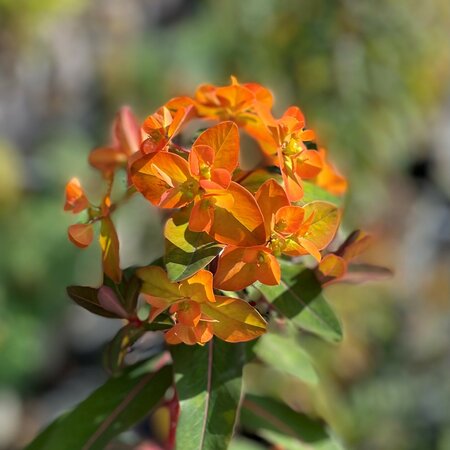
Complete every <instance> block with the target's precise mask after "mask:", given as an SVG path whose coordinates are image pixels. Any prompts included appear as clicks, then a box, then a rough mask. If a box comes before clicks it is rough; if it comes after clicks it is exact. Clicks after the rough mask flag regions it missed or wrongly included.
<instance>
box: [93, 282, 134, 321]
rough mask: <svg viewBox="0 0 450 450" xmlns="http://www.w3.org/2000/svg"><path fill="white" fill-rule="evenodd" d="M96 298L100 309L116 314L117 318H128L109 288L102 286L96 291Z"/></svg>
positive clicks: (115, 295)
mask: <svg viewBox="0 0 450 450" xmlns="http://www.w3.org/2000/svg"><path fill="white" fill-rule="evenodd" d="M97 298H98V303H99V304H100V306H101V307H102V308H104V309H106V310H107V311H110V312H112V313H113V314H116V315H117V316H118V317H123V318H126V317H128V313H127V312H126V311H125V309H124V307H123V306H122V305H121V303H120V300H119V298H118V297H117V294H116V293H115V292H114V291H113V290H112V288H110V287H109V286H102V287H101V288H100V289H99V290H98V294H97Z"/></svg>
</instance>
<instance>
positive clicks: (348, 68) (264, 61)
mask: <svg viewBox="0 0 450 450" xmlns="http://www.w3.org/2000/svg"><path fill="white" fill-rule="evenodd" d="M231 74H234V75H236V76H237V77H238V79H239V80H241V81H242V82H247V81H256V82H260V83H262V84H264V85H267V86H268V87H270V88H271V89H272V91H273V92H274V93H275V97H276V112H277V113H281V112H282V111H283V109H284V108H286V107H287V106H289V105H291V104H296V105H299V106H300V107H301V108H302V109H303V111H304V112H305V114H306V116H307V119H308V121H309V125H310V126H312V127H313V128H315V129H316V130H317V131H318V134H319V136H320V137H321V140H322V141H323V142H324V143H325V144H326V146H327V147H328V148H329V152H330V156H331V158H332V159H333V160H334V161H335V162H336V164H337V165H338V166H339V168H340V169H341V171H342V172H344V173H345V174H346V176H347V177H348V178H349V180H350V193H349V196H348V200H347V209H346V215H345V227H344V228H345V230H346V231H351V230H352V229H353V228H355V227H363V228H365V229H367V230H369V231H372V232H374V233H375V234H376V235H378V237H379V239H378V242H377V244H376V246H375V247H374V248H373V249H372V251H371V252H370V254H369V255H368V259H369V260H371V261H372V262H376V263H378V264H381V265H385V266H387V267H390V268H392V269H394V270H395V277H394V278H393V279H392V280H391V281H389V282H383V283H378V284H370V285H364V286H357V287H347V286H338V287H333V288H330V289H329V297H330V299H331V301H332V303H333V305H334V306H335V308H336V309H337V310H338V312H339V314H340V315H341V316H342V318H343V321H344V324H345V332H346V338H345V341H344V343H343V344H342V345H340V346H338V347H330V346H328V345H325V344H320V343H313V344H312V345H313V349H314V352H315V354H316V356H317V361H318V365H319V366H320V374H321V377H322V380H323V383H322V385H321V392H320V395H319V396H318V397H319V403H320V405H321V406H319V409H320V410H321V411H322V413H323V414H325V415H326V416H327V417H328V418H329V420H330V422H331V423H332V425H333V428H334V429H335V430H336V433H337V434H338V435H340V436H341V437H342V439H343V440H344V442H346V443H347V445H348V448H350V449H364V450H366V449H367V450H372V449H373V450H378V449H383V450H384V449H386V450H406V449H408V450H410V449H411V450H433V449H437V450H448V449H450V406H449V405H450V377H449V373H450V339H449V336H450V251H449V249H450V208H449V203H450V96H449V87H450V3H449V2H448V0H428V1H425V2H424V1H422V2H418V1H413V0H409V1H408V0H379V1H378V2H374V1H370V0H340V1H332V0H297V1H295V0H245V1H243V0H228V1H222V2H218V1H213V0H203V1H195V0H153V1H145V0H136V1H133V2H132V1H120V0H97V1H83V0H76V1H75V0H64V1H63V0H40V1H36V0H21V1H17V0H0V255H1V259H0V355H1V361H0V448H20V447H21V446H22V445H23V444H24V443H25V442H26V441H27V440H29V439H30V438H31V437H32V436H33V435H34V434H35V433H36V431H37V429H38V428H39V427H41V426H42V425H43V424H44V423H46V422H47V421H48V420H50V419H51V418H52V417H54V416H55V415H56V414H58V413H59V412H60V411H61V410H63V409H64V408H66V407H67V406H68V405H71V404H73V403H75V402H77V401H79V400H80V398H82V396H84V395H86V394H87V393H89V392H90V391H91V390H92V389H93V388H94V387H95V386H96V385H97V384H98V383H99V382H101V381H102V379H104V377H105V375H104V373H103V372H102V370H101V368H100V351H101V347H102V345H103V344H104V343H105V342H106V341H107V339H108V338H109V337H111V335H112V334H113V333H114V331H115V330H116V329H117V327H118V326H119V325H118V324H116V325H115V324H111V323H110V322H109V321H107V320H104V319H97V318H95V317H91V316H90V315H89V314H87V313H84V312H83V311H81V310H80V309H79V308H78V307H75V306H74V305H72V304H71V303H70V302H69V300H68V299H67V298H66V295H65V292H64V289H65V286H67V285H69V284H75V283H82V284H88V283H95V282H96V280H98V279H99V276H100V274H99V266H100V265H99V261H100V259H99V258H100V256H99V250H98V249H97V248H95V246H93V248H90V249H89V250H85V251H79V250H77V249H75V248H74V247H73V246H72V245H71V244H70V243H69V242H68V240H67V238H66V227H67V225H68V224H70V223H72V222H73V221H74V218H73V217H70V215H69V214H64V213H63V212H62V205H63V189H64V185H65V182H66V181H67V180H68V179H69V178H70V177H72V176H78V177H80V178H81V180H82V182H83V183H84V184H85V185H86V186H87V188H88V190H90V191H91V192H96V188H97V187H98V180H96V178H95V174H94V172H93V170H92V169H90V168H89V167H88V165H87V161H86V158H87V155H88V153H89V151H90V150H91V149H92V148H93V147H95V146H98V145H102V144H104V143H107V142H108V140H109V126H110V122H111V121H112V119H113V116H114V113H115V111H116V110H117V109H118V107H119V106H121V105H123V104H129V105H130V106H132V107H133V109H134V110H135V111H136V113H137V114H138V116H139V117H140V119H144V118H145V116H146V115H148V114H150V113H152V112H153V111H154V110H155V109H156V108H157V107H158V106H159V105H160V104H162V103H164V102H165V101H167V100H168V99H169V98H170V97H173V96H176V95H180V94H193V92H194V89H195V88H196V86H198V85H199V84H200V83H204V82H210V83H215V84H219V85H221V84H227V83H228V80H229V76H230V75H231ZM143 211H144V212H145V213H144V212H143ZM118 220H119V233H120V236H121V239H123V241H124V242H125V245H126V246H127V250H126V251H125V253H124V254H123V255H122V260H123V262H124V263H125V264H126V265H127V264H132V263H136V262H141V263H145V262H146V261H149V260H151V258H152V257H153V256H157V255H158V254H159V253H160V252H161V251H162V241H161V236H160V224H159V221H158V219H157V218H156V216H155V214H153V212H152V210H151V208H150V207H149V206H148V205H146V204H144V203H141V202H139V200H136V201H134V202H132V203H131V204H130V205H127V208H125V209H124V211H123V212H121V215H120V217H119V218H118ZM268 382H269V383H270V382H271V381H270V380H268ZM297 394H298V393H294V394H291V395H292V396H293V397H296V396H297ZM301 397H302V396H301V393H300V394H299V398H301Z"/></svg>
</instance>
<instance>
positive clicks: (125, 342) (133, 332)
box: [103, 324, 147, 375]
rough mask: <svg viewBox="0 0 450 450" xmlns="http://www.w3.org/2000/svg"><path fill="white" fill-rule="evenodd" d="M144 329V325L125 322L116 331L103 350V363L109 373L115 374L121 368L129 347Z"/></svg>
mask: <svg viewBox="0 0 450 450" xmlns="http://www.w3.org/2000/svg"><path fill="white" fill-rule="evenodd" d="M146 331H147V330H146V329H145V328H144V327H136V326H134V325H132V324H127V325H125V326H124V327H122V328H121V329H120V330H119V331H118V332H117V334H116V335H115V336H114V337H113V339H112V340H111V342H110V343H109V344H108V345H107V347H106V348H105V350H104V352H103V365H104V366H105V368H106V369H107V370H108V372H109V373H111V374H112V375H116V374H117V373H119V372H120V371H121V370H122V369H123V367H124V362H125V356H126V355H127V353H128V351H129V349H130V348H131V346H132V345H133V344H134V343H135V342H136V341H137V340H138V339H139V338H140V337H142V336H143V335H144V334H145V332H146Z"/></svg>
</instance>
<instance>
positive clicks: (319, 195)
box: [297, 180, 344, 206]
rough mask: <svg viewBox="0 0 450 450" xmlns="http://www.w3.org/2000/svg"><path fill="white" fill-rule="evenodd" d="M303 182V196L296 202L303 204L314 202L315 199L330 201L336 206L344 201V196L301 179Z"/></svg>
mask: <svg viewBox="0 0 450 450" xmlns="http://www.w3.org/2000/svg"><path fill="white" fill-rule="evenodd" d="M302 184H303V198H302V199H301V201H300V202H297V203H298V204H299V205H304V204H305V203H310V202H314V201H317V200H321V201H324V202H331V203H333V204H334V205H336V206H342V205H343V203H344V197H339V196H337V195H333V194H331V193H330V192H328V191H326V190H325V189H323V188H321V187H319V186H317V185H316V184H314V183H311V182H310V181H305V180H303V181H302Z"/></svg>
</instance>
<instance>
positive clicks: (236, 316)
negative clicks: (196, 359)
mask: <svg viewBox="0 0 450 450" xmlns="http://www.w3.org/2000/svg"><path fill="white" fill-rule="evenodd" d="M137 275H138V276H139V278H141V280H142V281H143V285H142V292H143V293H144V294H146V297H145V298H146V300H147V302H148V303H150V305H151V306H152V310H151V312H150V320H154V319H155V318H156V317H157V316H158V315H159V314H161V313H162V312H163V311H165V310H167V309H169V311H170V313H171V317H172V319H173V321H174V326H173V327H172V328H171V329H170V330H169V331H168V332H167V333H166V340H167V342H168V343H170V344H177V343H180V342H184V343H185V344H190V345H192V344H196V343H198V344H204V343H205V342H207V341H209V340H210V339H211V338H212V336H213V335H216V336H219V337H220V338H221V339H224V340H227V341H229V342H241V341H248V340H250V339H254V338H255V337H258V336H259V335H261V334H262V333H264V331H265V328H266V323H265V321H264V319H263V318H262V317H261V316H260V315H259V313H258V312H257V311H256V310H255V309H254V308H252V307H251V306H250V305H249V304H248V303H246V302H244V301H243V300H239V299H231V298H227V297H221V296H216V295H214V293H213V288H212V282H213V277H212V274H211V272H208V271H206V270H200V271H198V272H197V273H196V274H195V275H193V276H192V277H190V278H187V279H186V280H184V281H181V282H179V283H177V282H171V281H170V280H169V278H168V276H167V274H166V272H165V271H164V270H163V269H162V268H160V267H157V266H149V267H144V268H142V269H138V270H137Z"/></svg>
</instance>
